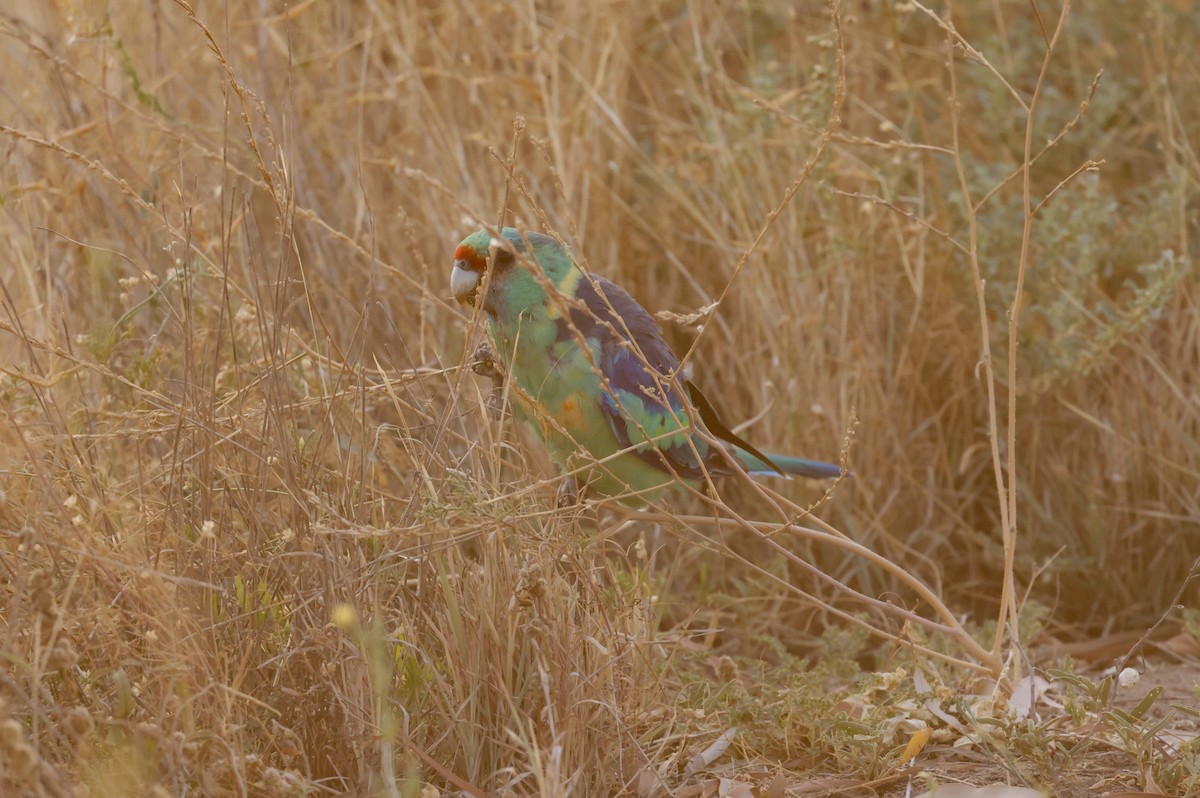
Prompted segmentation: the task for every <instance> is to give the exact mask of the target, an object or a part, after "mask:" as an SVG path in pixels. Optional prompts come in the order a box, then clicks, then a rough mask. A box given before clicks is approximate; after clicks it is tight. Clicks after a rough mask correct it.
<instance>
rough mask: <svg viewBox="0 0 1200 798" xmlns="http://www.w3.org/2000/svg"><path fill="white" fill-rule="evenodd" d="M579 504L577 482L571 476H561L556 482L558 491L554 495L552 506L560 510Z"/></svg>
mask: <svg viewBox="0 0 1200 798" xmlns="http://www.w3.org/2000/svg"><path fill="white" fill-rule="evenodd" d="M578 505H579V483H578V482H576V481H575V477H573V476H569V475H568V476H565V477H563V480H562V482H560V483H558V493H557V494H555V496H554V506H555V507H557V508H558V509H560V510H569V509H571V508H572V507H577V506H578Z"/></svg>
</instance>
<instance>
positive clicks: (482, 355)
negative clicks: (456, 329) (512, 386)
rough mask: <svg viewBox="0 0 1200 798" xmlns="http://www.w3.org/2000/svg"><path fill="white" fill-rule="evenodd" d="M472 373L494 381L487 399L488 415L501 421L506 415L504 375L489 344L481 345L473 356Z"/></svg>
mask: <svg viewBox="0 0 1200 798" xmlns="http://www.w3.org/2000/svg"><path fill="white" fill-rule="evenodd" d="M471 371H473V372H475V373H476V374H478V375H479V376H480V377H487V378H488V379H490V380H491V381H492V390H491V393H489V394H488V399H487V407H488V415H490V416H491V417H492V418H493V419H499V418H500V417H501V416H503V415H504V412H503V411H504V373H503V372H502V371H500V369H499V368H498V367H497V366H496V356H495V355H494V354H493V353H492V348H491V347H490V346H488V345H487V343H482V344H480V345H479V346H478V347H476V349H475V353H474V354H473V355H471Z"/></svg>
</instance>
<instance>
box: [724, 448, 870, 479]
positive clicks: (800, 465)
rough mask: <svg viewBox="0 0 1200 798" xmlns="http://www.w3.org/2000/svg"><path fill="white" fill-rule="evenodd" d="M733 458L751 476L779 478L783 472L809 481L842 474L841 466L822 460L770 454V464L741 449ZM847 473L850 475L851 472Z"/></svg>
mask: <svg viewBox="0 0 1200 798" xmlns="http://www.w3.org/2000/svg"><path fill="white" fill-rule="evenodd" d="M733 456H734V457H736V458H737V459H738V462H739V463H741V464H742V466H743V467H744V468H745V469H746V470H747V471H749V472H750V473H751V474H758V475H765V476H773V477H777V476H780V473H779V472H780V471H782V472H783V475H785V476H787V475H794V476H798V477H808V478H809V479H833V478H835V477H838V476H841V474H842V467H841V466H839V465H834V464H833V463H822V462H821V461H820V460H804V459H801V458H799V457H787V456H785V455H782V454H769V453H768V454H767V455H766V457H767V460H768V462H763V460H762V458H760V457H758V456H757V455H755V454H751V453H750V452H748V451H746V450H745V449H741V448H735V449H734V450H733ZM776 466H777V467H776ZM846 473H847V475H850V472H846Z"/></svg>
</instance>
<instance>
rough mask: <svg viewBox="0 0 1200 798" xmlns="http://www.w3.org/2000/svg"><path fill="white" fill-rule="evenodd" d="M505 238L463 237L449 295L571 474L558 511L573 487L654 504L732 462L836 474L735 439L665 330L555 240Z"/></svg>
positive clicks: (521, 412) (484, 368) (479, 364)
mask: <svg viewBox="0 0 1200 798" xmlns="http://www.w3.org/2000/svg"><path fill="white" fill-rule="evenodd" d="M502 236H503V240H500V239H493V237H492V236H491V234H489V233H488V231H486V230H480V231H478V232H476V233H472V234H471V235H469V236H467V237H466V238H465V239H463V242H462V243H461V244H459V245H458V247H457V248H456V249H455V250H454V268H453V271H452V272H451V275H450V286H451V289H452V291H453V292H454V297H455V299H457V300H458V301H459V302H460V303H462V304H463V305H468V306H471V307H474V306H475V304H476V303H477V302H479V301H482V303H483V305H482V307H483V310H484V312H485V313H486V314H487V318H488V322H489V324H490V328H491V334H492V340H493V342H494V344H495V347H496V349H497V350H498V353H497V354H495V355H493V354H492V352H491V351H490V349H488V348H486V347H483V348H481V349H483V352H482V353H477V355H476V361H475V364H474V366H475V370H476V371H477V372H479V373H488V374H490V375H491V376H492V377H493V378H494V379H497V380H499V379H503V377H502V374H506V375H507V379H508V380H509V381H510V385H509V388H510V391H509V393H510V395H511V396H512V399H513V407H514V410H515V411H516V413H517V415H518V417H520V418H522V419H523V420H525V421H527V422H528V423H530V424H531V425H532V426H533V428H534V429H536V430H537V432H538V434H539V435H540V437H541V439H542V441H543V442H544V443H545V446H546V449H547V451H548V452H549V454H550V459H551V460H553V461H554V462H555V463H556V464H557V465H559V466H560V467H562V468H563V469H565V470H566V472H567V474H568V477H567V478H566V479H565V480H564V482H563V485H562V487H561V488H560V491H559V499H558V500H559V503H560V504H569V503H572V502H574V501H577V500H578V494H579V492H580V490H582V491H585V492H587V493H589V494H595V495H600V496H610V497H619V498H621V499H624V500H632V501H650V500H652V499H653V498H654V497H655V496H657V495H658V494H659V493H660V492H661V491H662V490H663V489H664V488H666V487H668V486H670V485H672V484H674V483H675V482H676V481H677V480H683V481H685V482H687V483H689V484H692V485H699V484H702V483H703V481H704V480H705V479H706V475H707V474H731V473H735V472H736V471H737V470H738V469H737V467H736V466H735V465H734V461H736V463H737V464H738V465H740V466H741V468H742V469H745V470H746V471H748V472H749V473H751V474H775V475H779V476H786V475H791V474H795V475H798V476H803V477H810V478H814V479H830V478H833V477H837V476H839V475H840V474H841V473H842V469H841V468H840V467H839V466H836V465H833V464H832V463H822V462H819V461H815V460H801V459H800V458H796V457H785V456H782V455H776V454H764V453H762V452H760V451H758V450H757V449H755V448H754V447H753V446H751V445H750V444H749V443H747V442H746V441H744V440H742V439H741V438H740V437H738V436H737V435H735V434H734V433H733V432H732V431H731V430H730V429H729V428H728V427H727V426H725V425H724V424H723V423H721V420H720V419H719V418H718V416H717V413H716V411H715V410H714V409H713V406H712V404H711V403H710V402H709V401H708V400H707V399H706V398H705V397H704V394H702V393H700V390H699V389H698V388H697V387H696V386H695V385H694V384H693V383H692V382H691V381H690V380H687V379H685V378H684V375H683V374H680V364H679V359H678V358H677V357H676V356H675V354H674V353H673V352H672V351H671V349H670V347H669V346H668V345H667V342H666V341H665V340H663V335H662V330H660V329H659V326H658V324H657V323H656V322H655V321H654V319H653V317H651V315H650V314H649V313H647V312H646V310H645V308H643V307H642V306H641V305H639V304H638V303H637V301H636V300H634V299H633V297H631V296H630V295H629V294H628V293H626V292H625V291H624V290H623V289H621V288H620V287H618V286H616V285H614V284H613V283H611V282H609V281H608V280H605V279H604V278H602V277H597V276H595V275H592V274H585V273H584V271H583V270H582V269H580V268H579V266H578V265H576V263H575V262H574V260H573V258H572V255H571V253H570V251H569V250H565V249H564V248H563V247H562V246H560V245H559V243H558V242H557V241H556V240H555V239H553V238H551V237H550V236H546V235H542V234H541V233H523V232H520V231H518V230H516V229H514V228H511V227H506V228H504V230H503V231H502ZM485 275H487V277H486V278H485ZM484 289H486V291H485V290H484ZM481 294H482V297H481ZM493 358H495V360H497V361H498V362H499V366H500V369H499V370H497V369H496V368H495V366H494V364H493V363H492V359H493ZM698 428H703V429H704V430H706V431H707V433H708V434H707V435H706V434H703V433H701V432H700V431H699V429H698ZM713 441H716V442H717V444H719V445H714V443H713ZM572 475H578V476H579V477H580V478H579V479H574V478H573V476H572Z"/></svg>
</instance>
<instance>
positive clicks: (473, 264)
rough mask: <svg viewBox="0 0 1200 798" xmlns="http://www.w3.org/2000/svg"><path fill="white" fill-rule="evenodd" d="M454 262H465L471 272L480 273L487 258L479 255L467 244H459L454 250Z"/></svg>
mask: <svg viewBox="0 0 1200 798" xmlns="http://www.w3.org/2000/svg"><path fill="white" fill-rule="evenodd" d="M454 260H456V261H460V260H465V261H466V262H467V265H468V266H469V267H470V268H471V270H472V271H477V272H481V271H483V269H484V265H485V264H486V262H487V257H486V256H485V255H483V254H482V253H480V251H479V250H477V249H475V247H472V246H468V245H467V244H459V245H458V247H457V248H456V249H455V250H454Z"/></svg>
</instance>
